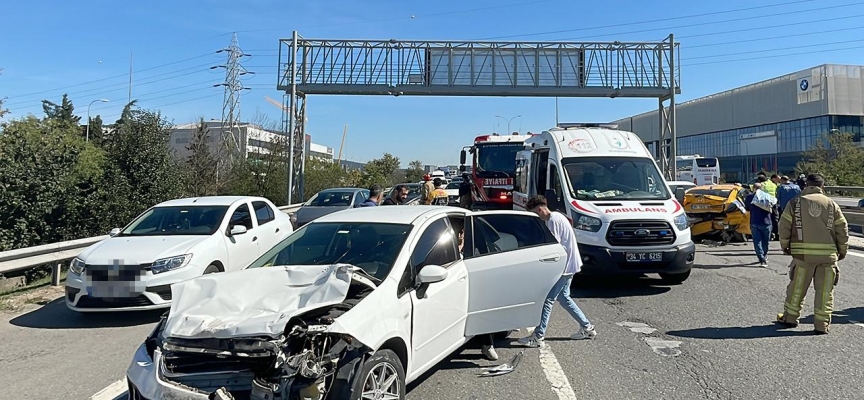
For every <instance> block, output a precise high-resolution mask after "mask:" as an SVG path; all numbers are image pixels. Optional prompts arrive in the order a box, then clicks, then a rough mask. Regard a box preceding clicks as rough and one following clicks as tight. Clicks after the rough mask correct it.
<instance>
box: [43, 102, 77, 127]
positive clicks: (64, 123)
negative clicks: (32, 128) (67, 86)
mask: <svg viewBox="0 0 864 400" xmlns="http://www.w3.org/2000/svg"><path fill="white" fill-rule="evenodd" d="M42 110H43V111H44V112H45V119H46V120H48V121H50V122H52V123H53V124H55V126H56V127H58V128H60V129H68V128H71V127H78V126H79V121H80V120H81V117H79V116H77V115H75V106H73V105H72V101H71V100H69V96H68V95H66V94H64V95H63V99H62V101H61V102H60V104H57V103H54V102H51V101H49V100H42Z"/></svg>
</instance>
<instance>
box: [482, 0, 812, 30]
mask: <svg viewBox="0 0 864 400" xmlns="http://www.w3.org/2000/svg"><path fill="white" fill-rule="evenodd" d="M812 1H814V0H797V1H788V2H783V3H775V4H767V5H763V6H755V7H745V8H736V9H732V10H723V11H714V12H709V13H701V14H690V15H681V16H678V17H670V18H660V19H653V20H648V21H639V22H626V23H619V24H611V25H601V26H592V27H587V28H575V29H561V30H556V31H545V32H533V33H523V34H519V35H506V36H494V37H487V38H481V39H476V40H496V39H509V38H518V37H526V36H543V35H554V34H557V33H567V32H580V31H592V30H596V29H606V28H618V27H622V26H633V25H644V24H650V23H654V22H667V21H674V20H678V19H689V18H699V17H707V16H711V15H720V14H729V13H735V12H741V11H751V10H757V9H762V8H771V7H782V6H788V5H792V4H799V3H809V2H812ZM565 40H566V39H565Z"/></svg>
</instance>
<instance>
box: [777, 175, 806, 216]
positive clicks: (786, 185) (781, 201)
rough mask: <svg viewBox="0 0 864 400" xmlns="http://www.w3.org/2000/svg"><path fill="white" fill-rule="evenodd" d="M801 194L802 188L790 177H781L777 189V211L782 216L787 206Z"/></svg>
mask: <svg viewBox="0 0 864 400" xmlns="http://www.w3.org/2000/svg"><path fill="white" fill-rule="evenodd" d="M800 194H801V188H799V187H798V185H796V184H794V183H792V181H791V180H789V177H788V176H785V175H784V176H782V177H780V186H779V187H778V188H777V209H778V210H779V211H780V214H783V210H785V209H786V204H787V203H789V200H792V199H794V198H796V197H798V195H800Z"/></svg>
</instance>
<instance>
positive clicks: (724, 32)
mask: <svg viewBox="0 0 864 400" xmlns="http://www.w3.org/2000/svg"><path fill="white" fill-rule="evenodd" d="M861 17H864V14H856V15H847V16H843V17H833V18H825V19H814V20H810V21H803V22H797V24H813V23H817V22H836V21H839V20H843V19H852V18H861ZM787 27H789V23H785V24H779V25H766V26H757V27H755V28H744V29H735V30H731V31H719V32H709V33H697V34H694V35H683V36H680V37H678V36H676V39H682V40H683V39H690V38H695V37H705V36H715V35H727V34H730V33H741V32H752V31H760V30H766V29H774V28H787ZM688 47H690V48H692V47H693V46H688Z"/></svg>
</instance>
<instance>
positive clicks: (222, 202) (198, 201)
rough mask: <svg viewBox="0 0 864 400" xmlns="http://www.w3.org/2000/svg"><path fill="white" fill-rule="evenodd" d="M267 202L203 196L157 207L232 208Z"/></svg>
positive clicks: (177, 200) (164, 203) (252, 199)
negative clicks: (247, 202)
mask: <svg viewBox="0 0 864 400" xmlns="http://www.w3.org/2000/svg"><path fill="white" fill-rule="evenodd" d="M250 200H251V201H259V200H265V199H264V198H263V197H257V196H202V197H187V198H183V199H174V200H168V201H165V202H162V203H159V204H157V205H156V207H183V206H230V205H232V204H234V203H237V202H241V201H243V202H245V201H250Z"/></svg>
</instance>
